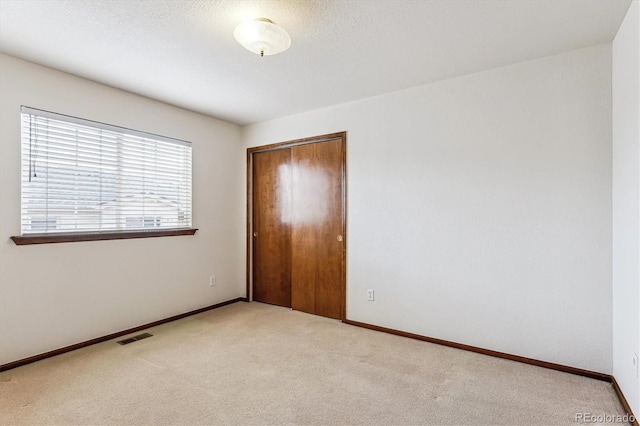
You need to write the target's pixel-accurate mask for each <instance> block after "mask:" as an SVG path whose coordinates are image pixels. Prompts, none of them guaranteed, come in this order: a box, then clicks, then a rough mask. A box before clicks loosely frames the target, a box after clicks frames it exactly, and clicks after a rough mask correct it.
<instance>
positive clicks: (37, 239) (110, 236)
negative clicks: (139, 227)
mask: <svg viewBox="0 0 640 426" xmlns="http://www.w3.org/2000/svg"><path fill="white" fill-rule="evenodd" d="M197 230H198V229H197V228H186V229H182V228H180V229H163V230H161V231H158V230H155V231H120V232H86V233H85V232H83V233H68V234H30V235H20V236H15V237H11V240H13V242H14V243H15V244H16V245H18V246H23V245H30V244H52V243H74V242H78V241H101V240H128V239H130V238H151V237H175V236H179V235H193V234H195V233H196V231H197Z"/></svg>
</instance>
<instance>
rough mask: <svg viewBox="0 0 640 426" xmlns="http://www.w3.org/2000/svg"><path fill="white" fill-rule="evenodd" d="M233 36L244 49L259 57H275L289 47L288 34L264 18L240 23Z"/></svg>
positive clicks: (289, 38)
mask: <svg viewBox="0 0 640 426" xmlns="http://www.w3.org/2000/svg"><path fill="white" fill-rule="evenodd" d="M233 36H234V37H235V39H236V40H238V43H240V44H241V45H242V46H243V47H244V48H245V49H247V50H250V51H251V52H253V53H257V54H258V55H260V56H265V55H266V56H269V55H275V54H277V53H280V52H284V51H285V50H287V49H288V48H289V46H291V37H289V34H287V32H286V31H285V30H284V29H283V28H282V27H279V26H277V25H276V24H274V23H273V22H271V21H270V20H268V19H266V18H259V19H254V20H252V21H245V22H242V23H240V24H239V25H238V26H237V27H236V29H235V31H233Z"/></svg>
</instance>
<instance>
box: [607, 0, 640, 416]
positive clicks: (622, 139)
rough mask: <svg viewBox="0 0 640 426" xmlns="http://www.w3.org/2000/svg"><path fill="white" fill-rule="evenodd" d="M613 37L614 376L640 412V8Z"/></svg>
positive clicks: (632, 8) (631, 11)
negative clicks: (639, 368) (638, 365)
mask: <svg viewBox="0 0 640 426" xmlns="http://www.w3.org/2000/svg"><path fill="white" fill-rule="evenodd" d="M639 4H640V3H639V2H638V0H635V1H634V2H633V3H631V6H630V7H629V11H628V12H627V15H626V17H625V19H624V21H623V23H622V25H621V26H620V29H619V30H618V34H617V35H616V38H615V39H614V41H613V52H612V54H613V375H614V377H615V378H616V381H617V382H618V384H619V385H620V388H621V389H622V392H623V393H624V395H625V397H626V399H627V401H628V402H629V404H630V405H631V409H632V410H633V412H634V413H635V414H636V415H640V381H639V379H638V377H636V373H635V367H634V365H633V362H632V359H633V358H632V357H633V353H634V352H635V353H636V354H638V355H640V120H639V118H638V117H640V65H639V62H640V6H639Z"/></svg>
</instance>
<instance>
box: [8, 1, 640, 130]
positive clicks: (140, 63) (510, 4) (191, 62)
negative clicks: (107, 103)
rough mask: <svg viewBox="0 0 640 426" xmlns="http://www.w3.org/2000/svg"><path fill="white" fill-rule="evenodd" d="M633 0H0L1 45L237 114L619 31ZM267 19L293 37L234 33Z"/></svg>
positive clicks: (303, 103) (373, 89)
mask: <svg viewBox="0 0 640 426" xmlns="http://www.w3.org/2000/svg"><path fill="white" fill-rule="evenodd" d="M630 2H631V0H449V1H446V0H438V1H435V0H423V1H410V0H386V1H381V0H380V1H378V0H368V1H367V0H362V1H356V0H267V1H246V0H216V1H208V0H182V1H179V0H168V1H167V0H138V1H133V0H0V51H2V52H4V53H7V54H9V55H13V56H17V57H20V58H24V59H27V60H30V61H33V62H36V63H39V64H43V65H47V66H50V67H52V68H56V69H59V70H62V71H66V72H69V73H73V74H76V75H79V76H82V77H86V78H89V79H91V80H95V81H98V82H101V83H105V84H108V85H111V86H114V87H118V88H121V89H124V90H128V91H131V92H134V93H138V94H141V95H144V96H148V97H150V98H154V99H158V100H161V101H164V102H168V103H171V104H174V105H178V106H181V107H183V108H187V109H191V110H194V111H198V112H201V113H204V114H208V115H211V116H215V117H218V118H221V119H224V120H227V121H231V122H234V123H238V124H246V123H252V122H257V121H262V120H267V119H271V118H276V117H281V116H285V115H290V114H295V113H298V112H302V111H308V110H312V109H316V108H321V107H325V106H329V105H335V104H339V103H343V102H349V101H353V100H356V99H361V98H365V97H370V96H375V95H379V94H382V93H386V92H390V91H394V90H399V89H404V88H408V87H412V86H417V85H421V84H426V83H429V82H433V81H437V80H442V79H446V78H451V77H455V76H459V75H464V74H470V73H474V72H478V71H482V70H486V69H490V68H495V67H499V66H503V65H508V64H513V63H517V62H521V61H526V60H530V59H534V58H539V57H544V56H548V55H553V54H556V53H560V52H564V51H568V50H571V49H579V48H583V47H587V46H593V45H596V44H600V43H607V42H610V41H611V40H612V39H613V37H614V36H615V33H616V31H617V29H618V27H619V25H620V23H621V22H622V19H623V17H624V14H625V13H626V11H627V9H628V7H629V4H630ZM256 17H267V18H270V19H271V20H272V21H274V22H275V23H277V24H279V25H281V26H282V27H284V28H285V29H286V30H287V31H288V32H289V34H290V35H291V39H292V45H291V48H290V49H289V50H288V51H286V52H284V53H282V54H280V55H277V56H270V57H264V58H261V57H259V56H257V55H255V54H253V53H251V52H249V51H247V50H245V49H244V48H242V47H241V46H240V45H239V44H237V43H236V41H235V40H234V38H233V30H234V28H235V26H236V25H237V24H238V23H239V22H241V21H243V20H245V19H252V18H256Z"/></svg>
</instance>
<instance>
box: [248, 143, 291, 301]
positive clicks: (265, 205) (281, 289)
mask: <svg viewBox="0 0 640 426" xmlns="http://www.w3.org/2000/svg"><path fill="white" fill-rule="evenodd" d="M290 161H291V150H290V149H281V150H277V151H268V152H259V153H255V154H254V155H253V232H254V233H253V300H256V301H258V302H265V303H271V304H274V305H280V306H286V307H291V226H290V218H291V166H290Z"/></svg>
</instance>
